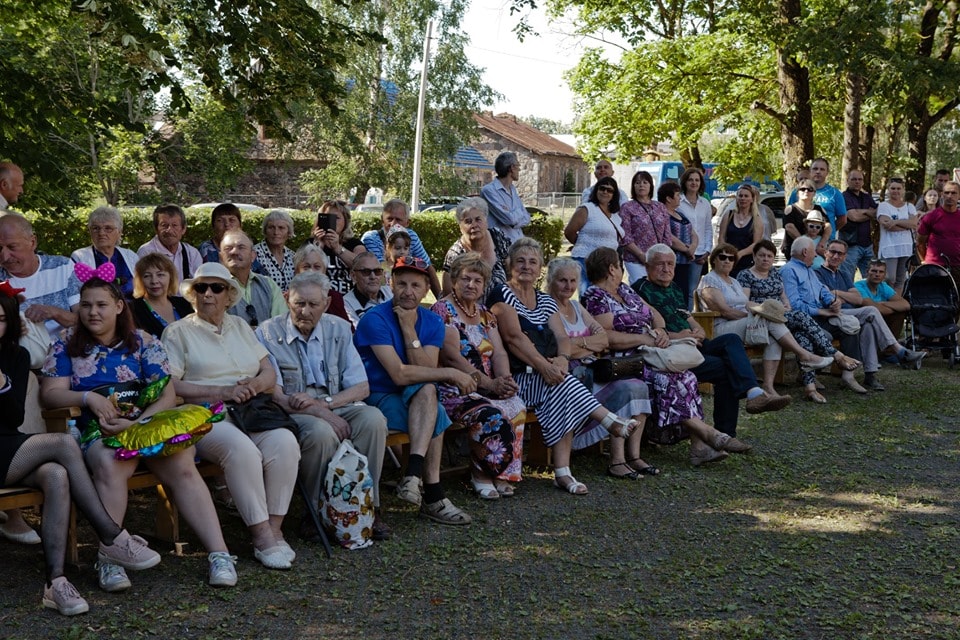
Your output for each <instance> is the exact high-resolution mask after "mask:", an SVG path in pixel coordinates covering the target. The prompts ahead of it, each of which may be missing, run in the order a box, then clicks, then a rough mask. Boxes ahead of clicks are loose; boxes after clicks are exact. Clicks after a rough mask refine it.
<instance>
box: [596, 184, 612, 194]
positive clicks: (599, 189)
mask: <svg viewBox="0 0 960 640" xmlns="http://www.w3.org/2000/svg"><path fill="white" fill-rule="evenodd" d="M597 192H598V193H613V187H606V186H604V187H597Z"/></svg>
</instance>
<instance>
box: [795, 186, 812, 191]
mask: <svg viewBox="0 0 960 640" xmlns="http://www.w3.org/2000/svg"><path fill="white" fill-rule="evenodd" d="M797 191H814V192H815V191H816V189H811V188H810V187H800V188H799V189H797Z"/></svg>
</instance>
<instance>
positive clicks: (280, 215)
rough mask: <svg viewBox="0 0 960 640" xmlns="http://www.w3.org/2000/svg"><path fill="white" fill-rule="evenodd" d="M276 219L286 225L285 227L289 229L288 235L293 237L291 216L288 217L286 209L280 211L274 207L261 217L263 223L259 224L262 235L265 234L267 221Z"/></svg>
mask: <svg viewBox="0 0 960 640" xmlns="http://www.w3.org/2000/svg"><path fill="white" fill-rule="evenodd" d="M278 220H279V221H280V222H283V223H285V224H286V225H287V229H288V230H289V234H290V237H291V238H292V237H293V218H291V217H290V214H289V213H287V212H286V211H281V210H280V209H274V210H273V211H271V212H270V213H268V214H267V215H266V216H265V217H264V218H263V224H262V225H261V226H260V231H261V232H262V233H263V234H264V235H266V234H267V223H268V222H275V221H278Z"/></svg>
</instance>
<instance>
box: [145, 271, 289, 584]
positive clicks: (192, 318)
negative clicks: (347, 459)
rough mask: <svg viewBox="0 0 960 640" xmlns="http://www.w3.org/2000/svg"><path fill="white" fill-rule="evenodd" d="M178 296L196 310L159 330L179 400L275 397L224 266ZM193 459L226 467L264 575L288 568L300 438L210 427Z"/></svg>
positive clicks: (272, 379)
mask: <svg viewBox="0 0 960 640" xmlns="http://www.w3.org/2000/svg"><path fill="white" fill-rule="evenodd" d="M180 292H181V293H182V294H183V297H185V298H186V299H187V300H189V301H190V302H191V303H192V304H193V306H194V308H195V309H196V310H197V312H196V313H195V314H192V315H189V316H187V317H186V318H184V319H183V320H178V321H177V322H174V323H173V324H171V325H170V326H169V327H167V328H166V330H164V332H163V343H164V345H166V347H167V352H168V354H169V356H170V372H171V374H172V375H173V380H174V389H175V390H176V392H177V395H179V396H181V397H183V399H184V400H186V401H187V402H192V403H195V404H201V403H216V402H221V401H223V402H227V403H236V404H241V403H244V402H246V401H248V400H251V399H252V398H253V397H254V396H256V395H259V394H265V393H272V391H273V388H274V386H275V384H276V374H275V373H274V369H273V366H272V365H271V364H270V358H269V354H268V353H267V350H266V349H265V348H264V347H263V345H261V344H260V342H259V341H257V338H256V336H255V335H254V333H253V330H252V329H251V328H250V326H249V325H248V324H247V323H246V322H245V321H244V320H243V319H242V318H239V317H237V316H232V315H229V314H228V313H227V309H229V308H230V307H232V306H233V305H234V304H235V303H236V301H237V300H239V299H240V297H241V296H242V294H243V292H242V290H241V289H240V285H239V283H238V282H237V281H236V280H234V279H233V277H232V276H231V275H230V272H229V271H227V268H226V267H224V266H223V265H221V264H219V263H216V262H208V263H205V264H203V265H202V266H201V267H200V268H199V269H198V270H197V273H196V274H194V277H193V278H192V279H187V280H184V281H183V283H181V285H180ZM197 453H198V454H199V456H200V457H201V458H203V459H204V460H210V461H212V462H215V463H217V464H218V465H220V466H221V467H222V468H223V471H224V475H225V478H226V486H227V488H228V489H229V490H230V494H231V495H232V496H233V499H234V500H235V501H236V505H237V509H238V510H239V512H240V517H241V518H242V519H243V522H244V524H246V525H247V528H248V529H249V530H250V533H251V535H252V537H253V546H254V557H256V559H257V560H259V561H260V563H261V564H263V565H264V566H265V567H267V568H269V569H289V568H290V566H291V564H290V563H291V562H292V561H293V559H294V558H296V554H295V553H294V552H293V549H291V548H290V545H288V544H287V543H286V541H285V540H284V539H283V533H282V531H281V530H280V527H281V525H282V524H283V517H284V516H285V515H286V513H287V508H288V507H289V505H290V498H291V496H292V495H293V488H294V486H295V484H296V481H297V466H298V464H299V462H300V446H299V445H298V444H297V437H296V436H295V435H294V434H293V433H292V432H290V431H287V430H286V429H274V430H271V431H260V432H254V433H249V434H246V433H244V432H243V431H241V430H240V429H238V428H237V427H236V426H235V425H234V424H233V423H232V422H230V421H229V420H225V421H223V422H217V423H215V424H214V425H213V430H212V431H211V432H210V433H209V434H207V436H206V437H205V438H204V439H203V440H201V441H200V442H199V444H198V445H197Z"/></svg>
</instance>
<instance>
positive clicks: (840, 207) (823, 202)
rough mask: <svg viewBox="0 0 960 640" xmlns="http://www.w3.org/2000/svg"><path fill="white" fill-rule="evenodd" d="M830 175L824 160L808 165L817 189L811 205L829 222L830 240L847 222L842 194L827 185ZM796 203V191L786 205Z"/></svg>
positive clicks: (820, 159)
mask: <svg viewBox="0 0 960 640" xmlns="http://www.w3.org/2000/svg"><path fill="white" fill-rule="evenodd" d="M829 174H830V163H829V162H827V159H826V158H815V159H814V160H813V162H811V163H810V179H811V180H813V185H814V186H815V187H816V188H817V193H816V195H814V196H813V203H814V204H818V205H820V206H821V207H823V211H824V213H826V214H827V218H829V220H830V226H831V227H832V228H833V231H832V233H831V235H830V239H831V240H832V239H833V238H836V237H837V230H839V229H840V228H841V227H843V225H844V224H846V222H847V204H846V202H845V201H844V199H843V194H842V193H841V192H840V190H839V189H837V188H836V187H835V186H833V185H832V184H827V176H828V175H829ZM796 201H797V190H796V189H794V190H793V191H792V192H791V193H790V198H789V199H788V200H787V204H793V203H795V202H796Z"/></svg>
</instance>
